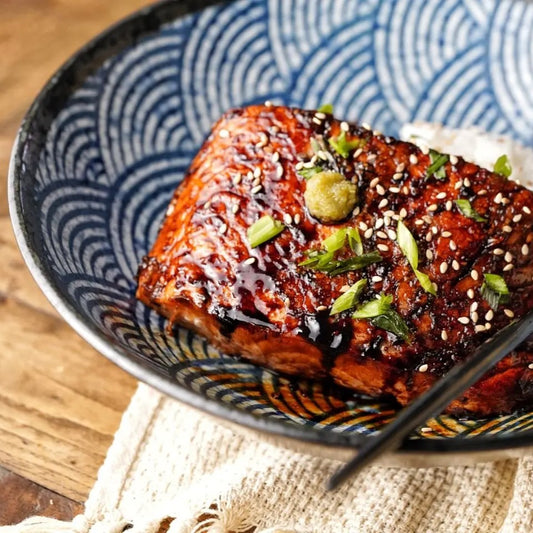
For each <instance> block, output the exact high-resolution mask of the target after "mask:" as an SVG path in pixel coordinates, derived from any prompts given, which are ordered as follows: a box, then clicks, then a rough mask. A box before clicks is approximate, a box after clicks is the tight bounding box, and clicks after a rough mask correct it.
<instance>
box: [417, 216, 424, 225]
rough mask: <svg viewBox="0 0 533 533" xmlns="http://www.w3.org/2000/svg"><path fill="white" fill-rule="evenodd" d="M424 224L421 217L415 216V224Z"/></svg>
mask: <svg viewBox="0 0 533 533" xmlns="http://www.w3.org/2000/svg"><path fill="white" fill-rule="evenodd" d="M423 224H424V221H423V220H422V219H421V218H417V219H416V220H415V226H422V225H423Z"/></svg>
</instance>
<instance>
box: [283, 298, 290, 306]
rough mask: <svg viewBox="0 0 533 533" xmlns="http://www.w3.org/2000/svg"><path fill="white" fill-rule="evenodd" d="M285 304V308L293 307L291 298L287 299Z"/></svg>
mask: <svg viewBox="0 0 533 533" xmlns="http://www.w3.org/2000/svg"><path fill="white" fill-rule="evenodd" d="M283 303H284V304H285V307H289V305H291V299H290V298H285V300H284V301H283Z"/></svg>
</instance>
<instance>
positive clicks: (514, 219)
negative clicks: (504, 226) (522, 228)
mask: <svg viewBox="0 0 533 533" xmlns="http://www.w3.org/2000/svg"><path fill="white" fill-rule="evenodd" d="M521 220H522V213H518V215H515V216H514V217H513V222H520V221H521Z"/></svg>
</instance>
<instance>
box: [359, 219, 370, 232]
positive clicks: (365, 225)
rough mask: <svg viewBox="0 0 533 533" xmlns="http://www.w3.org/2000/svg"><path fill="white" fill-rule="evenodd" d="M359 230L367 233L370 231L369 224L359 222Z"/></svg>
mask: <svg viewBox="0 0 533 533" xmlns="http://www.w3.org/2000/svg"><path fill="white" fill-rule="evenodd" d="M359 229H360V230H361V231H366V230H367V229H368V224H367V223H366V222H363V221H362V220H361V222H359Z"/></svg>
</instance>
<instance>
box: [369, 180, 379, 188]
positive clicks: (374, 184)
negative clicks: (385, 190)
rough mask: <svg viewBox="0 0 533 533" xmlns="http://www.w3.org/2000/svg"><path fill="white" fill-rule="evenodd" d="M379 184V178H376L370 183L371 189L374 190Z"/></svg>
mask: <svg viewBox="0 0 533 533" xmlns="http://www.w3.org/2000/svg"><path fill="white" fill-rule="evenodd" d="M378 183H379V178H374V179H373V180H372V181H371V182H370V184H369V187H370V188H371V189H373V188H374V187H375V186H376V185H377V184H378Z"/></svg>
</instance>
